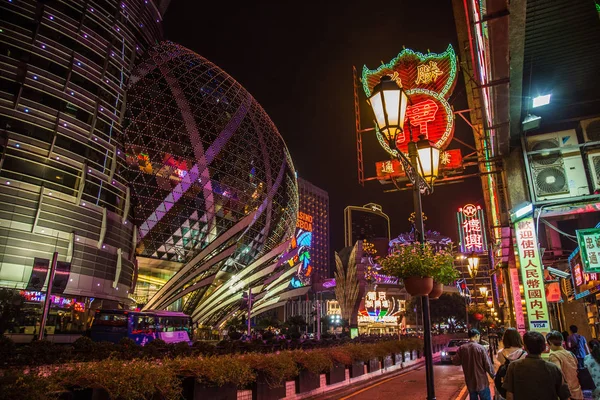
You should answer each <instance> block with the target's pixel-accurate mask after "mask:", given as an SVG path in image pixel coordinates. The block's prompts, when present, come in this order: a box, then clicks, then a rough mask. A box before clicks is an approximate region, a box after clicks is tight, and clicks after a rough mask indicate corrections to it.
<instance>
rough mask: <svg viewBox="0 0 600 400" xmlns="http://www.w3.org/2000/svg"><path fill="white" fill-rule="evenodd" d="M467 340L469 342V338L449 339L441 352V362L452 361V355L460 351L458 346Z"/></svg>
mask: <svg viewBox="0 0 600 400" xmlns="http://www.w3.org/2000/svg"><path fill="white" fill-rule="evenodd" d="M467 342H468V340H467V339H453V340H451V341H449V342H448V344H447V345H446V346H445V347H444V348H443V349H442V352H441V353H440V360H441V362H442V363H445V362H449V363H451V362H452V357H454V355H455V354H456V352H457V351H458V348H459V347H460V346H462V345H463V344H465V343H467Z"/></svg>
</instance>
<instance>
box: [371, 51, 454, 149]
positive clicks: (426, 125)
mask: <svg viewBox="0 0 600 400" xmlns="http://www.w3.org/2000/svg"><path fill="white" fill-rule="evenodd" d="M456 71H457V60H456V54H455V53H454V49H453V48H452V46H450V45H449V46H448V48H447V49H446V51H445V52H443V53H441V54H435V53H427V54H422V53H418V52H415V51H413V50H410V49H404V50H402V52H401V53H400V54H398V56H397V57H396V58H394V59H393V60H391V61H390V62H389V63H387V64H383V65H381V66H380V67H379V68H377V69H374V70H370V69H369V68H367V67H366V66H364V67H363V71H362V83H363V90H364V92H365V94H366V95H367V97H370V96H371V92H372V90H373V88H374V87H375V86H376V85H377V84H378V83H379V81H380V80H381V77H382V76H390V77H391V78H392V79H393V80H395V81H396V82H397V83H398V84H399V86H401V87H403V88H404V90H405V92H406V95H407V96H408V99H409V104H410V105H409V106H408V107H407V109H406V122H405V126H409V128H410V132H411V134H412V136H413V139H416V138H417V137H419V135H424V136H425V138H427V139H429V140H430V141H432V142H433V143H434V144H435V146H436V147H437V148H439V149H442V150H443V149H445V148H446V147H447V146H448V144H449V143H450V141H451V140H452V137H453V135H454V114H453V112H452V108H451V107H450V104H449V103H448V101H447V99H448V98H449V97H450V95H451V94H452V90H453V89H454V85H455V83H456ZM405 132H406V134H404V133H401V134H399V135H398V138H397V140H396V146H397V148H398V149H399V150H400V151H402V152H404V153H408V143H409V142H410V141H411V138H410V135H409V134H408V132H409V129H406V130H405ZM377 137H378V139H379V142H380V143H381V145H382V146H383V147H384V148H385V149H386V150H387V151H388V152H390V153H391V152H392V150H391V149H390V148H389V146H388V145H387V143H386V141H385V140H384V138H383V137H382V135H381V133H380V132H379V131H377Z"/></svg>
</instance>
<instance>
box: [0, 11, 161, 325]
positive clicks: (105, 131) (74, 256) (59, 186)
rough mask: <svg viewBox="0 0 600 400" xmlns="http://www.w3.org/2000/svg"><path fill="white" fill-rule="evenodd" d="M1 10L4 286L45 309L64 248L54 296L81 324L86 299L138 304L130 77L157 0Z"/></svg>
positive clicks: (150, 39) (151, 39) (152, 37)
mask: <svg viewBox="0 0 600 400" xmlns="http://www.w3.org/2000/svg"><path fill="white" fill-rule="evenodd" d="M0 19H1V21H0V42H1V44H0V134H1V135H2V144H1V146H2V159H1V161H0V183H1V185H0V203H1V207H0V208H1V209H2V211H0V238H1V239H0V286H3V287H10V288H16V289H20V290H22V291H23V292H22V295H23V296H24V298H25V300H26V302H27V304H28V305H31V306H32V307H31V308H32V310H34V309H35V308H36V307H34V306H37V310H38V311H36V312H39V309H40V307H39V304H40V299H41V298H42V297H41V296H42V295H41V293H40V291H41V290H42V288H43V287H44V286H45V284H44V282H45V281H46V280H47V276H48V269H49V263H50V260H51V259H52V256H53V253H54V252H55V251H56V252H58V262H59V263H58V268H57V270H58V271H59V273H57V276H56V278H55V279H54V281H53V282H54V286H55V291H54V293H56V296H55V297H54V299H53V304H54V305H55V306H57V307H58V308H59V309H66V310H67V313H68V314H69V315H68V317H69V318H70V319H71V320H70V321H71V322H69V324H68V325H69V326H70V328H65V329H67V330H71V331H73V330H75V331H76V330H78V329H81V328H82V326H83V321H82V320H83V319H84V317H83V316H80V315H79V314H76V312H75V311H76V310H80V309H81V307H82V304H84V303H85V304H86V309H88V307H95V308H98V307H117V306H118V305H119V304H121V305H123V304H125V305H128V304H131V301H130V300H129V299H128V297H129V292H130V291H131V289H132V287H133V286H134V284H135V282H134V270H135V263H134V246H133V230H134V229H133V223H131V219H130V217H131V213H130V204H131V198H130V192H129V190H128V182H127V178H126V177H125V176H124V175H123V172H124V170H125V169H126V159H125V151H124V147H123V143H122V138H123V123H124V120H125V105H124V101H125V89H126V87H125V86H126V84H127V82H128V80H129V77H130V70H131V68H132V67H133V65H134V64H135V63H136V61H137V59H138V58H139V57H140V56H141V55H142V54H143V53H144V52H145V51H146V50H147V48H148V47H149V46H150V45H151V44H153V43H155V42H156V41H157V40H160V38H161V36H162V34H161V27H160V21H161V20H162V17H161V14H160V13H159V11H158V9H157V8H156V7H155V3H154V2H153V1H143V0H128V1H127V2H119V1H109V0H89V1H85V2H83V1H74V0H48V1H43V2H40V1H35V0H19V1H2V2H1V3H0ZM92 300H93V301H92ZM74 304H75V305H77V307H75V306H73V305H74ZM65 305H68V306H65ZM71 306H73V307H71ZM61 312H62V311H61ZM24 314H25V313H23V315H24ZM63 314H64V313H63ZM55 317H56V311H55V310H53V311H51V318H50V323H52V321H53V318H55ZM75 320H77V321H75ZM31 324H33V325H35V323H34V322H31V323H30V325H31ZM58 326H59V325H57V328H56V329H58V330H60V328H58ZM65 326H66V325H65ZM27 329H28V328H27V327H26V328H25V331H27Z"/></svg>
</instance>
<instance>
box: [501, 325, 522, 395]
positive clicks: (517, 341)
mask: <svg viewBox="0 0 600 400" xmlns="http://www.w3.org/2000/svg"><path fill="white" fill-rule="evenodd" d="M502 346H503V348H502V350H500V351H498V355H497V359H498V362H500V367H498V370H497V371H496V377H495V378H494V385H495V386H496V391H495V395H494V396H495V397H494V398H495V399H496V400H504V399H505V397H506V390H504V389H503V388H502V384H503V383H504V378H505V377H506V372H507V370H508V366H509V364H510V363H511V362H512V361H515V360H518V359H520V358H523V357H525V356H526V355H527V352H526V351H525V350H523V340H522V339H521V335H520V334H519V331H517V330H516V329H515V328H508V329H506V330H505V331H504V335H503V336H502Z"/></svg>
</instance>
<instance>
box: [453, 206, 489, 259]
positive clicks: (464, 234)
mask: <svg viewBox="0 0 600 400" xmlns="http://www.w3.org/2000/svg"><path fill="white" fill-rule="evenodd" d="M456 220H457V223H458V238H459V241H460V251H461V252H462V253H485V252H486V251H487V236H486V233H485V218H484V216H483V210H482V209H481V207H480V206H476V205H474V204H467V205H465V206H464V207H461V208H459V209H458V212H457V213H456Z"/></svg>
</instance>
